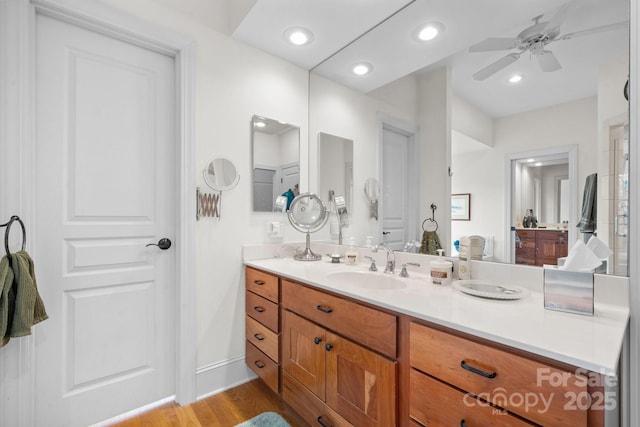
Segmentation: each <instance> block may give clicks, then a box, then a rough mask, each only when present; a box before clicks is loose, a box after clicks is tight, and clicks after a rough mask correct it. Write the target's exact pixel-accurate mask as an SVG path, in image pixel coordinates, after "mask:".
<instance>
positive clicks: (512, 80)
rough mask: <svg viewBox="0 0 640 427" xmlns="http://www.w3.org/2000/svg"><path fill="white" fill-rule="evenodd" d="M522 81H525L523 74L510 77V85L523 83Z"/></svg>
mask: <svg viewBox="0 0 640 427" xmlns="http://www.w3.org/2000/svg"><path fill="white" fill-rule="evenodd" d="M522 79H524V76H523V75H522V74H514V75H513V76H511V77H509V83H518V82H520V81H522Z"/></svg>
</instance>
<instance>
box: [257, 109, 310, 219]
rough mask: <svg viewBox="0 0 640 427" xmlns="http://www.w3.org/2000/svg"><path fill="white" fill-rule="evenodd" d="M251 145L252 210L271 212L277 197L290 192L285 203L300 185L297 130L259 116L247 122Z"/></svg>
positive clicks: (298, 136) (297, 128) (291, 198)
mask: <svg viewBox="0 0 640 427" xmlns="http://www.w3.org/2000/svg"><path fill="white" fill-rule="evenodd" d="M251 139H252V146H253V210H254V211H255V212H273V211H274V210H275V206H274V203H275V200H276V198H277V197H278V196H281V195H285V196H286V195H287V194H289V193H290V197H289V198H288V199H289V203H290V201H291V200H293V196H295V195H296V194H297V192H298V186H299V183H300V128H299V127H298V126H294V125H290V124H287V123H282V122H280V121H277V120H273V119H269V118H266V117H262V116H253V118H252V119H251Z"/></svg>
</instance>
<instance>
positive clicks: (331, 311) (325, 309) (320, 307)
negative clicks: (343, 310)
mask: <svg viewBox="0 0 640 427" xmlns="http://www.w3.org/2000/svg"><path fill="white" fill-rule="evenodd" d="M316 308H317V309H318V310H320V311H321V312H323V313H327V314H329V313H333V310H332V309H330V308H329V307H325V306H323V305H322V304H320V305H318V306H317V307H316Z"/></svg>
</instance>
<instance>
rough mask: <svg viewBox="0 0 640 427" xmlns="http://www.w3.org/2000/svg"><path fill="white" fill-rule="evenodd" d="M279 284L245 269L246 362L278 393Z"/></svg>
mask: <svg viewBox="0 0 640 427" xmlns="http://www.w3.org/2000/svg"><path fill="white" fill-rule="evenodd" d="M279 302H280V281H279V279H278V277H277V276H274V275H272V274H269V273H266V272H263V271H260V270H256V269H253V268H250V267H247V268H246V296H245V308H246V317H245V336H246V363H247V366H249V368H251V370H253V371H254V372H255V373H256V374H257V375H258V376H259V377H260V378H262V380H263V381H264V382H265V383H266V384H267V385H268V386H269V387H270V388H271V389H272V390H273V391H275V392H276V393H279V392H280V306H279Z"/></svg>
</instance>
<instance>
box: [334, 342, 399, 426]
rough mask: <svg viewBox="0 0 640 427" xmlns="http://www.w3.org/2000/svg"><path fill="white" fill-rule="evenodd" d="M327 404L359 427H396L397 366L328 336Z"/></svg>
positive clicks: (372, 353) (361, 348)
mask: <svg viewBox="0 0 640 427" xmlns="http://www.w3.org/2000/svg"><path fill="white" fill-rule="evenodd" d="M327 346H328V347H325V350H326V357H327V359H326V363H327V399H326V402H327V404H328V405H329V406H330V407H331V408H333V409H334V410H335V411H336V412H338V413H339V414H340V415H342V416H343V417H344V418H345V419H346V420H347V421H349V422H350V423H351V424H353V425H356V426H358V427H369V426H380V427H390V426H395V425H396V415H397V410H396V376H397V374H396V373H397V367H396V362H393V361H390V360H388V359H386V358H384V357H382V356H380V355H378V354H376V353H374V352H372V351H370V350H368V349H366V348H364V347H361V346H359V345H357V344H355V343H353V342H351V341H349V340H347V339H344V338H341V337H339V336H338V335H335V334H332V333H330V332H327Z"/></svg>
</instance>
